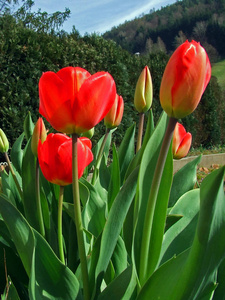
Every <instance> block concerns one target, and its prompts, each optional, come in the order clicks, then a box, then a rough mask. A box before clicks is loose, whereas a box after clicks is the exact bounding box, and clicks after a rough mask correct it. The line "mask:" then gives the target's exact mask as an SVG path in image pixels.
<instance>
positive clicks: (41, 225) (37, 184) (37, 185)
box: [35, 158, 45, 237]
mask: <svg viewBox="0 0 225 300" xmlns="http://www.w3.org/2000/svg"><path fill="white" fill-rule="evenodd" d="M39 173H40V168H39V161H38V158H37V161H36V179H35V180H36V182H35V188H36V205H37V214H38V222H39V230H40V231H39V232H40V234H41V235H42V236H43V237H45V226H44V221H43V215H42V209H41V197H40V177H39Z"/></svg>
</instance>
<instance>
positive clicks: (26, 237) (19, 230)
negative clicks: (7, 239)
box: [0, 195, 34, 275]
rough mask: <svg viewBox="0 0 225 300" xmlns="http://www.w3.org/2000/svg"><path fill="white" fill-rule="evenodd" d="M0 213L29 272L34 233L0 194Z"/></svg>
mask: <svg viewBox="0 0 225 300" xmlns="http://www.w3.org/2000/svg"><path fill="white" fill-rule="evenodd" d="M0 213H1V215H2V217H3V219H4V221H5V223H6V225H7V227H8V229H9V232H10V234H11V237H12V239H13V242H14V244H15V246H16V249H17V251H18V254H19V256H20V259H21V261H22V263H23V266H24V268H25V270H26V272H27V274H28V275H29V274H30V271H31V264H32V256H33V250H34V234H33V231H32V229H31V227H30V226H29V225H28V223H27V221H26V220H25V219H24V218H23V217H22V215H21V214H20V212H19V211H18V210H17V209H16V208H15V206H13V205H12V204H11V203H10V202H9V201H8V200H7V198H6V197H5V196H4V195H0Z"/></svg>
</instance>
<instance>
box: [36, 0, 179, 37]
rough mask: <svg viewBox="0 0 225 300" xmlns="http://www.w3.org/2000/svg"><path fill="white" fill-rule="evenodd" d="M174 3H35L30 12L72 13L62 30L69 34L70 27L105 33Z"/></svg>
mask: <svg viewBox="0 0 225 300" xmlns="http://www.w3.org/2000/svg"><path fill="white" fill-rule="evenodd" d="M175 2H176V0H35V5H34V7H33V10H35V11H36V10H37V9H38V8H40V9H41V10H42V11H46V12H48V13H53V12H55V11H64V10H65V7H67V8H69V9H70V11H71V16H70V18H69V19H68V20H67V21H66V22H65V23H64V26H63V29H64V30H65V31H67V32H68V33H70V32H71V30H72V27H73V25H75V27H76V29H77V30H78V31H79V33H80V34H81V35H84V34H85V33H89V34H91V33H94V32H96V33H100V34H101V33H104V32H105V31H107V30H110V29H111V28H112V27H113V26H118V25H119V24H122V23H124V22H125V21H126V20H127V21H128V20H132V19H134V18H135V17H138V16H139V15H140V14H142V13H148V12H149V11H150V9H153V8H155V9H160V8H161V7H162V6H166V5H168V4H172V3H175Z"/></svg>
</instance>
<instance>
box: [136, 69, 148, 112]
mask: <svg viewBox="0 0 225 300" xmlns="http://www.w3.org/2000/svg"><path fill="white" fill-rule="evenodd" d="M152 97H153V92H152V77H151V74H150V71H149V68H148V66H145V68H144V69H143V71H142V72H141V75H140V76H139V78H138V81H137V84H136V89H135V94H134V106H135V108H136V110H137V111H138V112H139V113H145V112H146V111H148V110H149V108H150V107H151V106H152Z"/></svg>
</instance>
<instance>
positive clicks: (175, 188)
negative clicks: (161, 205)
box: [169, 155, 201, 207]
mask: <svg viewBox="0 0 225 300" xmlns="http://www.w3.org/2000/svg"><path fill="white" fill-rule="evenodd" d="M200 160H201V155H200V156H198V157H196V158H195V159H194V160H192V161H190V162H189V163H187V164H186V165H185V166H183V168H181V169H180V170H179V171H177V172H176V173H175V175H174V178H173V185H172V188H171V194H170V200H169V207H172V206H174V204H175V203H176V201H177V200H178V199H179V198H180V197H181V196H182V195H183V194H185V193H186V192H188V191H190V190H192V189H193V187H194V185H195V183H196V182H197V166H198V164H199V163H200Z"/></svg>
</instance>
